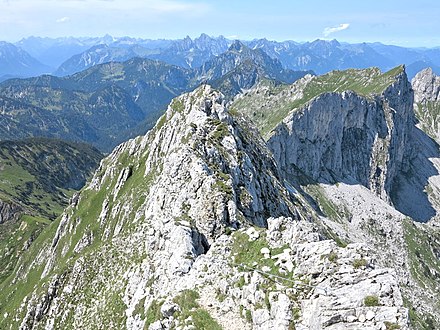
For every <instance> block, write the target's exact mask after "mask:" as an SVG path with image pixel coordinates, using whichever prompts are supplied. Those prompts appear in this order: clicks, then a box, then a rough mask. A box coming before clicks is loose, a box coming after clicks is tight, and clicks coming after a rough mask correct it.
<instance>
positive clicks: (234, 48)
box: [228, 40, 247, 52]
mask: <svg viewBox="0 0 440 330" xmlns="http://www.w3.org/2000/svg"><path fill="white" fill-rule="evenodd" d="M246 48H247V47H246V46H245V44H243V43H242V42H241V41H240V40H235V41H234V42H233V43H232V45H231V46H230V47H229V49H228V50H229V51H233V52H234V51H235V52H241V51H243V50H244V49H246Z"/></svg>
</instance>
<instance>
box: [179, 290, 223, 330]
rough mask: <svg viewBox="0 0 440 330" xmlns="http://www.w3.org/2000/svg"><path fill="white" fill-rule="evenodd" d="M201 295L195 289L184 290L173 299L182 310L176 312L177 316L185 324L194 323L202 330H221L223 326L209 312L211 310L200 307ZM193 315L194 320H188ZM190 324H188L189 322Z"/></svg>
mask: <svg viewBox="0 0 440 330" xmlns="http://www.w3.org/2000/svg"><path fill="white" fill-rule="evenodd" d="M199 298H200V295H199V293H198V292H197V291H195V290H189V289H188V290H184V291H182V292H181V293H180V294H179V295H178V296H176V297H175V298H174V299H173V302H175V303H176V304H177V305H179V307H180V311H179V312H176V317H177V318H178V319H179V320H180V321H181V322H184V323H185V324H187V323H192V325H193V326H194V327H195V328H196V329H201V330H221V329H222V327H221V326H220V325H219V324H218V323H217V321H216V320H215V319H214V318H213V317H212V316H211V315H210V314H209V312H208V311H207V310H205V309H203V308H201V307H200V305H199V303H198V302H197V299H199ZM189 317H191V318H192V321H188V318H189ZM187 325H188V324H187Z"/></svg>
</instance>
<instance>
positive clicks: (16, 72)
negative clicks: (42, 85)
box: [0, 41, 53, 81]
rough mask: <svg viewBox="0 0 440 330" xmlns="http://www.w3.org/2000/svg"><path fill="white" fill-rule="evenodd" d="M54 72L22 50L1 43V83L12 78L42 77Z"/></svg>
mask: <svg viewBox="0 0 440 330" xmlns="http://www.w3.org/2000/svg"><path fill="white" fill-rule="evenodd" d="M52 70H53V69H52V68H50V67H49V66H47V65H44V64H42V63H41V62H39V61H38V60H36V59H35V58H33V57H32V56H30V55H29V54H28V53H27V52H26V51H24V50H22V49H21V48H19V47H17V46H15V45H13V44H10V43H7V42H2V41H0V81H2V80H5V79H8V78H11V77H29V76H33V75H40V74H43V73H49V72H51V71H52Z"/></svg>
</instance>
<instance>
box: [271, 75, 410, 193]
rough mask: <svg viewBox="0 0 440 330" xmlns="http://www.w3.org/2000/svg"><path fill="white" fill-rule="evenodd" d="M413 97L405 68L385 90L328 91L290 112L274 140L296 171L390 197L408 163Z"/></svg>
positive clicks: (285, 164)
mask: <svg viewBox="0 0 440 330" xmlns="http://www.w3.org/2000/svg"><path fill="white" fill-rule="evenodd" d="M412 97H413V96H412V91H411V87H410V84H409V83H408V81H407V79H406V75H405V74H404V73H403V74H401V75H400V76H399V77H397V78H396V81H395V83H393V84H392V85H390V86H389V87H388V88H387V89H386V90H385V91H384V92H383V93H382V94H381V95H374V96H373V97H368V98H367V97H362V96H359V95H358V94H356V93H354V92H342V93H326V94H322V95H320V96H318V97H316V98H315V99H313V100H312V101H310V102H309V103H308V104H306V105H305V106H304V107H303V108H300V109H298V110H296V111H293V112H292V113H291V114H290V115H289V116H287V117H286V118H285V119H284V120H283V122H282V123H281V124H280V125H279V126H278V127H277V128H276V129H275V130H274V132H273V133H272V135H271V137H270V138H269V140H268V144H269V146H270V148H271V150H273V153H274V156H275V159H276V160H277V162H278V163H279V164H280V166H281V168H282V169H283V171H285V172H286V173H288V174H290V175H294V176H298V175H299V174H300V173H303V174H305V175H307V176H309V177H311V178H312V179H313V180H315V181H318V182H327V183H335V182H340V181H342V182H347V183H361V184H362V185H364V186H365V187H367V188H369V189H371V190H372V191H373V192H374V193H376V194H377V195H378V196H380V197H381V198H383V199H384V200H388V201H389V200H390V196H389V195H390V191H391V187H392V184H393V182H394V179H395V176H396V174H397V173H398V172H399V171H400V170H401V169H403V168H405V166H407V164H406V163H407V161H406V160H405V157H404V156H405V154H407V153H408V152H410V148H409V147H408V144H409V143H408V140H409V135H408V132H410V131H411V126H412V124H413V112H412Z"/></svg>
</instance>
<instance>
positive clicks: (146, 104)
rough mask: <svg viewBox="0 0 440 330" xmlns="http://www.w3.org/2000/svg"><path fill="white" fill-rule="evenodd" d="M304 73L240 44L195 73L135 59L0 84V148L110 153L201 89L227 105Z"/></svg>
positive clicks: (154, 61) (289, 81)
mask: <svg viewBox="0 0 440 330" xmlns="http://www.w3.org/2000/svg"><path fill="white" fill-rule="evenodd" d="M104 49H109V48H108V47H107V46H106V47H105V48H104ZM307 73H310V72H308V71H300V72H298V71H292V70H287V69H283V67H282V64H281V63H280V62H279V61H278V60H276V59H272V58H270V57H269V56H268V55H266V54H265V53H264V52H263V51H262V50H260V49H256V50H253V49H250V48H248V47H246V46H245V45H244V44H242V43H241V42H239V41H237V42H235V43H234V44H233V45H232V46H231V47H230V49H229V50H227V51H226V52H225V53H224V54H222V55H220V56H218V57H216V58H214V59H212V60H211V61H208V62H206V63H205V64H204V65H203V66H202V67H201V68H199V69H185V68H182V67H179V66H176V65H170V64H167V63H164V62H160V61H157V60H151V59H141V58H132V59H130V60H128V61H126V62H123V63H119V62H110V63H104V64H99V65H95V66H92V67H90V68H88V69H86V70H84V71H82V72H79V73H76V74H74V75H70V76H67V77H55V76H49V75H45V76H40V77H36V78H28V79H10V80H8V81H5V82H3V83H2V84H0V111H1V114H0V122H1V123H2V125H1V126H0V140H2V139H17V138H25V137H32V136H46V137H55V138H62V139H67V140H74V141H82V142H86V143H91V144H93V145H94V146H95V147H98V148H99V149H100V150H101V151H104V152H108V151H110V150H111V149H113V148H114V147H115V146H116V145H117V144H119V143H121V142H122V141H125V140H127V139H129V138H131V137H133V136H136V135H139V134H144V133H145V132H146V131H148V130H149V129H150V128H151V127H152V126H153V125H154V123H155V121H156V120H157V118H158V117H159V116H160V115H161V114H162V113H163V112H164V111H165V110H166V106H167V104H169V102H170V101H171V99H172V98H174V97H176V96H178V95H180V94H181V93H183V92H185V91H189V90H192V89H194V88H195V87H197V86H198V85H200V84H201V83H205V82H207V83H212V84H213V85H215V86H217V88H218V89H219V90H221V91H222V92H223V93H224V94H225V95H226V97H227V98H228V99H231V98H232V97H233V96H234V95H235V94H237V93H240V92H241V91H242V90H245V89H249V88H251V87H252V86H254V85H255V84H257V83H258V82H259V81H262V80H270V81H274V82H277V83H291V82H293V81H295V80H297V79H299V78H301V77H303V76H304V75H306V74H307Z"/></svg>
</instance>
